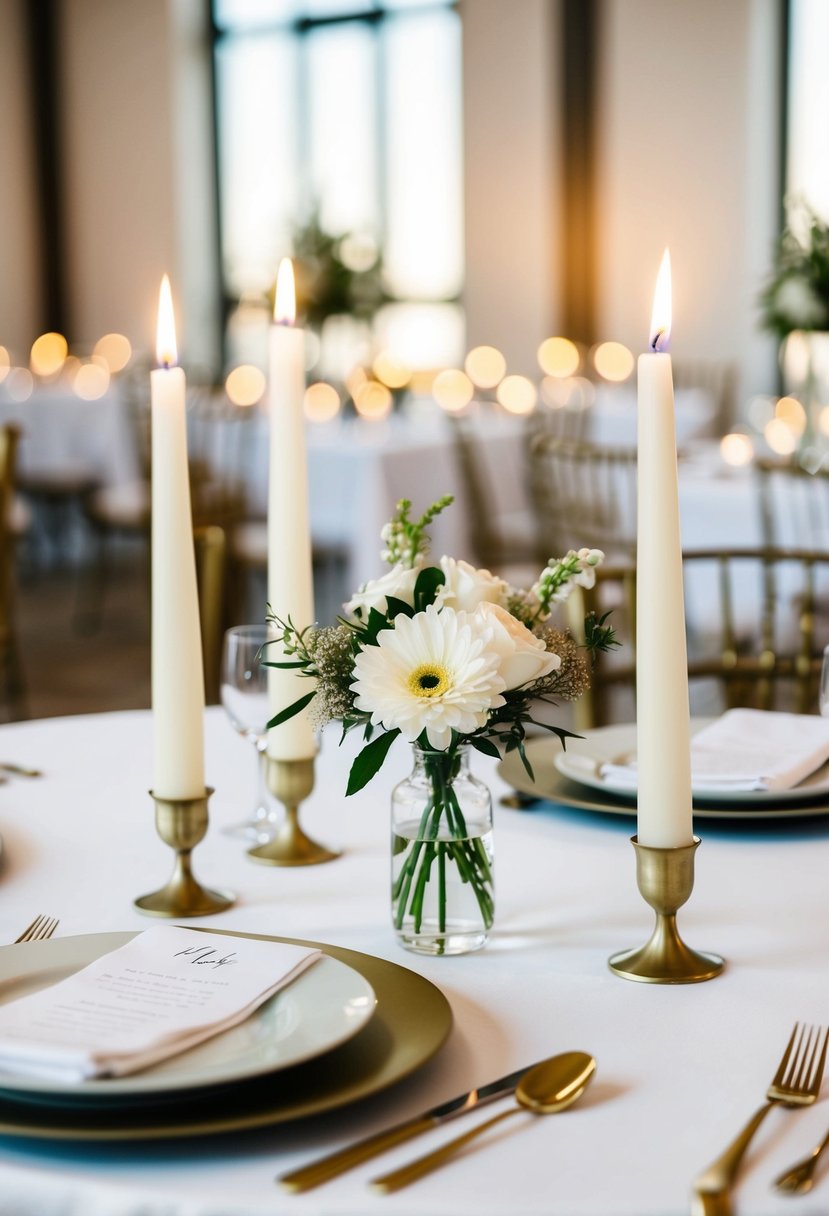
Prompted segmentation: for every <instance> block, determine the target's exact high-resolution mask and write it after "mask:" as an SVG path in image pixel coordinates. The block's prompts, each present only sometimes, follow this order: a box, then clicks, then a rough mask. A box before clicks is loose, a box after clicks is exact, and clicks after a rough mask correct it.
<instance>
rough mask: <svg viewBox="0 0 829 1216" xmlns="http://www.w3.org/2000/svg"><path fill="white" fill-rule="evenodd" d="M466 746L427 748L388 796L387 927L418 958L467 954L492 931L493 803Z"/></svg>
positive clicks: (416, 750) (420, 750) (418, 752)
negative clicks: (389, 874) (390, 924)
mask: <svg viewBox="0 0 829 1216" xmlns="http://www.w3.org/2000/svg"><path fill="white" fill-rule="evenodd" d="M469 750H470V749H469V747H468V746H465V745H462V746H460V747H457V748H455V749H454V750H451V751H445V752H435V751H427V750H425V749H424V748H421V747H419V746H417V745H415V748H414V769H413V770H412V772H411V774H410V776H409V777H407V778H406V780H405V781H401V782H400V784H399V785H398V786H396V787H395V789H394V790H393V792H392V799H391V812H392V896H391V903H392V922H393V924H394V928H395V932H396V933H397V937H398V940H399V941H400V943H401V945H403V946H405V948H406V949H407V950H414V951H416V952H417V953H419V954H466V953H468V952H469V951H472V950H480V948H481V947H482V946H484V945H485V944H486V941H487V938H488V936H489V930H490V929H491V928H492V921H493V915H494V910H495V901H494V894H493V878H492V863H493V847H492V798H491V797H490V793H489V789H488V787H487V786H486V785H484V783H483V782H482V781H479V780H478V779H477V778H476V777H473V776H472V774H471V772H470V771H469Z"/></svg>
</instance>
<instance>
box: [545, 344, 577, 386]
mask: <svg viewBox="0 0 829 1216" xmlns="http://www.w3.org/2000/svg"><path fill="white" fill-rule="evenodd" d="M538 362H539V365H540V367H541V370H542V371H543V372H545V373H546V374H547V375H548V376H556V377H557V378H558V379H559V380H563V379H564V378H565V377H566V376H574V375H575V374H576V372H577V371H578V370H579V364H580V363H581V355H580V354H579V348H578V347H577V346H576V344H575V342H571V341H570V339H569V338H546V339H545V340H544V341H543V342H542V343H541V345H540V346H539V348H538Z"/></svg>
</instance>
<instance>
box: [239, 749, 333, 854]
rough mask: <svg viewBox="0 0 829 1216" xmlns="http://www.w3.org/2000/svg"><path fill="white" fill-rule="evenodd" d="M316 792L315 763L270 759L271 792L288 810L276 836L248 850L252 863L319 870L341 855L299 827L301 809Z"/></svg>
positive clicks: (311, 761)
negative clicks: (309, 867)
mask: <svg viewBox="0 0 829 1216" xmlns="http://www.w3.org/2000/svg"><path fill="white" fill-rule="evenodd" d="M313 788H314V761H313V758H311V759H309V760H273V759H271V757H270V756H269V757H268V789H269V790H270V791H271V793H272V794H273V795H274V797H275V798H278V799H279V801H280V802H281V803H282V805H283V806H284V807H285V818H284V820H283V822H282V824H281V826H280V827H279V829H278V831H277V833H276V835H275V836H273V837H272V838H271V839H270V840H268V841H266V842H265V844H259V845H256V846H255V847H254V848H252V849H248V857H250V858H251V860H252V861H261V862H262V863H263V864H264V865H267V866H316V865H319V864H320V863H321V862H323V861H333V860H334V858H335V857H339V856H340V854H339V852H337V851H335V850H332V849H327V848H326V847H325V846H324V845H321V844H317V842H316V841H315V840H312V839H311V838H310V836H306V834H305V832H303V830H302V828H301V827H300V824H299V808H300V806H301V805H302V803H303V802H304V801H305V799H306V798H307V797H308V796H309V794H310V793H311V791H312V790H313Z"/></svg>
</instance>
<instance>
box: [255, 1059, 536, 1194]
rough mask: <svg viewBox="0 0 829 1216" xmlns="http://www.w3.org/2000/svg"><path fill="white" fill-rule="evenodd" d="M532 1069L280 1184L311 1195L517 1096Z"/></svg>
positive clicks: (303, 1169) (460, 1097)
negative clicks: (432, 1132) (383, 1155)
mask: <svg viewBox="0 0 829 1216" xmlns="http://www.w3.org/2000/svg"><path fill="white" fill-rule="evenodd" d="M531 1067H532V1065H530V1064H528V1065H527V1067H526V1068H518V1069H516V1071H515V1072H511V1073H508V1074H507V1075H506V1076H505V1077H499V1078H498V1080H497V1081H490V1083H489V1084H488V1085H482V1086H481V1087H480V1088H478V1089H470V1090H469V1091H468V1093H465V1094H458V1096H457V1097H456V1098H450V1099H449V1101H448V1102H442V1103H441V1104H440V1105H439V1106H434V1107H432V1109H431V1110H427V1111H426V1112H425V1113H424V1114H422V1115H415V1117H414V1118H413V1119H406V1120H405V1121H404V1122H403V1123H397V1124H395V1126H394V1127H390V1128H388V1129H387V1130H386V1131H384V1132H377V1133H376V1134H375V1135H373V1136H366V1138H365V1139H364V1140H358V1141H357V1142H356V1144H351V1145H349V1146H348V1147H347V1148H341V1149H337V1151H336V1152H333V1153H329V1154H328V1155H327V1156H325V1157H320V1158H319V1159H318V1160H317V1161H312V1162H311V1164H310V1165H304V1166H302V1167H301V1168H300V1169H298V1170H290V1171H289V1172H288V1173H287V1174H280V1175H278V1176H277V1178H276V1181H277V1182H279V1183H280V1184H281V1185H282V1186H284V1187H285V1188H286V1190H289V1191H293V1192H295V1193H297V1192H299V1191H310V1190H311V1189H312V1187H315V1186H320V1185H321V1184H322V1183H323V1182H328V1181H329V1180H330V1179H331V1178H337V1177H339V1175H340V1174H344V1173H345V1171H346V1170H350V1169H352V1168H353V1167H354V1166H355V1165H360V1164H362V1162H363V1161H369V1160H370V1159H371V1158H372V1157H376V1156H377V1155H378V1154H379V1153H384V1152H385V1151H386V1149H387V1148H393V1147H394V1145H396V1144H403V1143H404V1142H405V1141H406V1140H411V1139H412V1138H413V1137H414V1136H419V1135H420V1133H421V1132H427V1131H429V1129H430V1128H432V1127H439V1126H440V1124H441V1123H448V1122H449V1120H450V1119H457V1117H458V1116H459V1115H463V1114H466V1112H467V1111H470V1110H477V1108H478V1107H479V1106H485V1105H486V1104H487V1103H488V1102H494V1101H495V1099H496V1098H504V1097H506V1096H507V1095H508V1094H511V1093H514V1091H515V1087H516V1085H517V1084H518V1082H519V1081H520V1080H521V1078H522V1077H523V1075H524V1073H525V1072H526V1071H527V1069H529V1068H531Z"/></svg>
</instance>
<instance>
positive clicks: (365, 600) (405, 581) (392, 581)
mask: <svg viewBox="0 0 829 1216" xmlns="http://www.w3.org/2000/svg"><path fill="white" fill-rule="evenodd" d="M418 574H420V567H419V566H415V567H414V568H411V567H409V566H403V565H401V564H400V563H398V564H397V565H396V566H392V568H391V570H389V571H388V572H387V573H386V574H384V575H383V576H382V578H375V579H372V580H371V581H370V582H368V583H365V584H364V585H363V586H362V587H361V588H360V590H359V591H357V592H356V593H355V594H354V595H353V596H352V597H351V599H350V600H349V601H348V603H347V604H345V605H344V608H345V612H346V614H347V615H348V616H354V615H355V613H356V612H357V610H358V609H361V610H362V615H363V618H365V617H367V616H368V614H369V609H371V608H376V609H377V611H378V612H382V613H384V614H385V612H386V611H387V610H388V606H389V605H388V599H387V597H388V596H390V595H391V596H392V597H393V598H395V599H398V600H403V602H404V603H406V604H408V605H409V607H410V608H414V587H415V583H416V582H417V576H418Z"/></svg>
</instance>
